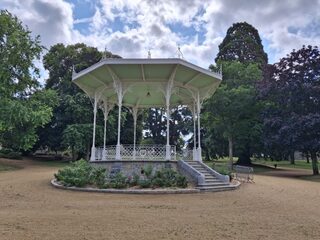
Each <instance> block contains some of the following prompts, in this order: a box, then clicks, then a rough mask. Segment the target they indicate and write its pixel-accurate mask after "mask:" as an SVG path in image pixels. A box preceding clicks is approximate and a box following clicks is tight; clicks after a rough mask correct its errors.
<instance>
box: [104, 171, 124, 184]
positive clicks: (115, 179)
mask: <svg viewBox="0 0 320 240" xmlns="http://www.w3.org/2000/svg"><path fill="white" fill-rule="evenodd" d="M107 185H108V186H110V187H112V188H125V187H127V178H126V177H125V176H124V175H123V174H122V173H121V172H118V173H117V174H114V175H110V177H109V181H108V183H107Z"/></svg>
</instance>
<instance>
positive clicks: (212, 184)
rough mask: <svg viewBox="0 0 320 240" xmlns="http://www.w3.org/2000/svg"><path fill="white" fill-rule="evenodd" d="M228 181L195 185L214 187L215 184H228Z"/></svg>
mask: <svg viewBox="0 0 320 240" xmlns="http://www.w3.org/2000/svg"><path fill="white" fill-rule="evenodd" d="M229 185H230V184H229V183H224V182H217V183H204V184H198V186H197V187H216V186H229Z"/></svg>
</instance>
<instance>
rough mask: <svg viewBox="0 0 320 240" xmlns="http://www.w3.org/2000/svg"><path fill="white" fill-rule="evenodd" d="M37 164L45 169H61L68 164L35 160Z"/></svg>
mask: <svg viewBox="0 0 320 240" xmlns="http://www.w3.org/2000/svg"><path fill="white" fill-rule="evenodd" d="M36 161H37V162H38V163H39V164H41V165H43V166H47V167H58V168H62V167H65V166H67V165H68V164H69V162H60V161H53V160H45V161H44V160H36Z"/></svg>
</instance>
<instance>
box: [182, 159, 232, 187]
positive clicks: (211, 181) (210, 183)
mask: <svg viewBox="0 0 320 240" xmlns="http://www.w3.org/2000/svg"><path fill="white" fill-rule="evenodd" d="M184 162H185V163H186V164H188V165H189V166H191V167H192V168H194V169H196V170H197V171H198V172H200V173H201V174H203V175H204V177H205V182H204V183H200V184H198V185H197V187H196V188H197V189H199V190H200V191H205V192H217V191H227V190H234V189H236V188H237V187H238V186H236V185H232V184H230V182H226V181H223V180H221V179H219V178H218V177H217V176H215V175H214V174H213V173H212V172H211V171H210V170H209V169H208V168H209V167H208V166H206V165H204V163H199V162H197V161H184ZM211 170H212V169H211Z"/></svg>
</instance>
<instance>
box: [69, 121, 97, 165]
mask: <svg viewBox="0 0 320 240" xmlns="http://www.w3.org/2000/svg"><path fill="white" fill-rule="evenodd" d="M92 128H93V125H92V124H71V125H68V126H67V127H66V129H64V131H63V144H64V146H65V147H67V148H68V147H70V148H71V153H72V159H73V160H77V159H79V158H83V157H86V159H89V153H90V149H91V142H92ZM96 142H97V144H100V145H102V143H103V128H102V127H101V126H97V128H96Z"/></svg>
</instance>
